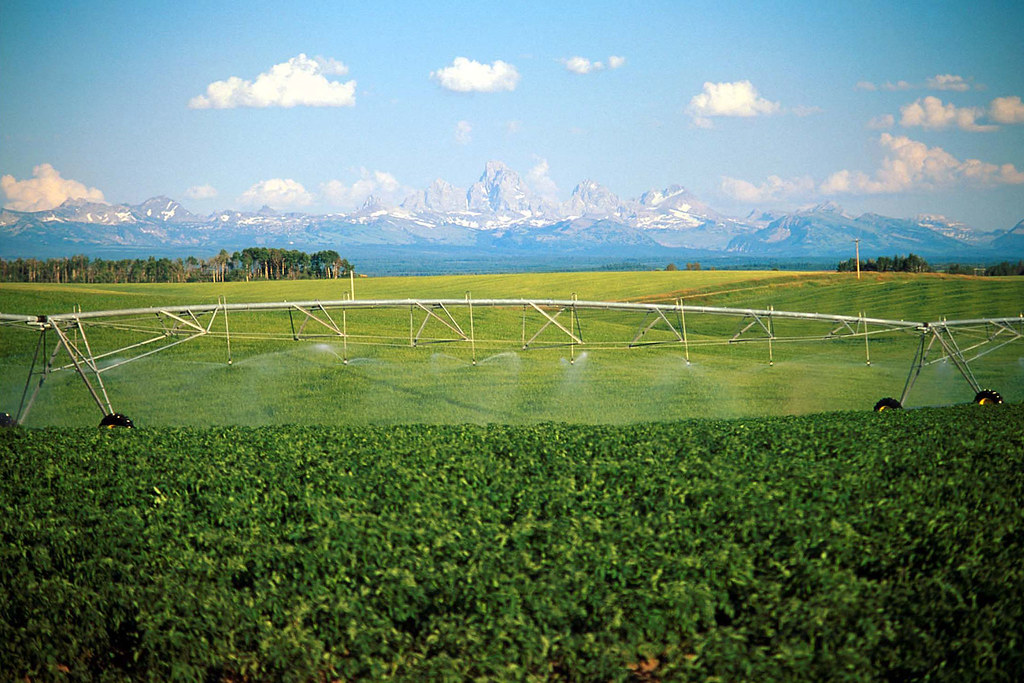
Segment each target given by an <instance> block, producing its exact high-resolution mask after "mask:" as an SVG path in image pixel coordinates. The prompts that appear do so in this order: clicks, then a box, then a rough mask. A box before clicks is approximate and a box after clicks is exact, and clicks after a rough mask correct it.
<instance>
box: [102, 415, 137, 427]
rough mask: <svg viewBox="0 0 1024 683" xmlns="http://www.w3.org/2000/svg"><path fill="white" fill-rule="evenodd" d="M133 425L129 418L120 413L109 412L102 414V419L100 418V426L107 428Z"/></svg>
mask: <svg viewBox="0 0 1024 683" xmlns="http://www.w3.org/2000/svg"><path fill="white" fill-rule="evenodd" d="M134 426H135V423H134V422H132V420H131V418H129V417H126V416H125V415H122V414H121V413H111V414H110V415H104V416H103V419H102V420H100V427H106V428H107V429H113V428H114V427H124V428H126V429H131V428H133V427H134Z"/></svg>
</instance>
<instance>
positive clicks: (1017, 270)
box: [946, 261, 1024, 277]
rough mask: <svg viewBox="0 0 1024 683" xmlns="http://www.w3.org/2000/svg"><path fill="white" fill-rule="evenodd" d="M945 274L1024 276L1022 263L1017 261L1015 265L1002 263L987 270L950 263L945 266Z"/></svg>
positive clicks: (1023, 264) (1023, 263)
mask: <svg viewBox="0 0 1024 683" xmlns="http://www.w3.org/2000/svg"><path fill="white" fill-rule="evenodd" d="M946 272H947V273H949V274H950V275H988V276H990V277H991V276H999V275H1024V261H1017V263H1010V262H1009V261H1003V262H1002V263H997V264H995V265H994V266H989V267H987V268H977V267H975V266H964V265H961V264H959V263H950V264H949V265H948V266H946Z"/></svg>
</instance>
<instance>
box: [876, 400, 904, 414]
mask: <svg viewBox="0 0 1024 683" xmlns="http://www.w3.org/2000/svg"><path fill="white" fill-rule="evenodd" d="M902 407H903V406H902V405H901V404H900V402H899V401H897V400H896V399H894V398H888V397H886V398H883V399H882V400H881V401H879V402H878V403H876V404H875V412H876V413H880V412H882V411H883V410H899V409H900V408H902Z"/></svg>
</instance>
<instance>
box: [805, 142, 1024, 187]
mask: <svg viewBox="0 0 1024 683" xmlns="http://www.w3.org/2000/svg"><path fill="white" fill-rule="evenodd" d="M879 142H880V143H881V145H882V147H884V148H886V149H887V150H888V151H887V154H886V156H885V158H884V159H883V160H882V164H881V166H880V167H879V168H878V169H877V170H876V171H875V172H874V173H873V174H872V175H868V174H866V173H863V172H861V171H849V170H842V171H837V172H836V173H833V174H832V175H831V176H829V177H828V178H827V179H826V180H825V182H823V183H822V184H821V186H820V187H819V190H820V191H821V192H822V193H823V194H891V193H896V192H906V191H913V190H935V189H939V188H944V187H951V186H954V185H957V184H973V185H983V186H992V185H1019V184H1022V183H1024V173H1022V172H1021V171H1018V170H1017V169H1016V168H1015V167H1014V166H1013V164H1003V165H1001V166H999V165H996V164H990V163H987V162H983V161H980V160H978V159H968V160H966V161H960V160H959V159H957V158H956V157H954V156H953V155H952V154H950V153H949V152H947V151H945V150H944V149H942V148H941V147H928V146H927V145H925V144H924V143H922V142H917V141H915V140H911V139H910V138H907V137H896V136H893V135H890V134H889V133H882V135H881V137H880V138H879Z"/></svg>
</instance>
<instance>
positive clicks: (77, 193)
mask: <svg viewBox="0 0 1024 683" xmlns="http://www.w3.org/2000/svg"><path fill="white" fill-rule="evenodd" d="M32 175H33V176H34V177H33V178H31V179H29V180H15V178H14V176H12V175H5V176H3V177H2V178H0V187H2V188H3V191H4V194H6V195H7V200H8V201H7V203H6V204H4V208H7V209H11V210H12V211H45V210H47V209H54V208H56V207H58V206H60V205H61V204H63V203H64V202H65V201H66V200H68V199H85V200H87V201H90V202H104V203H105V200H104V199H103V193H102V192H100V191H99V190H97V189H96V188H95V187H86V186H85V185H83V184H82V183H80V182H78V181H77V180H71V179H68V178H61V176H60V171H58V170H57V169H55V168H54V167H53V166H51V165H50V164H39V165H38V166H36V167H35V168H33V169H32Z"/></svg>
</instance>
